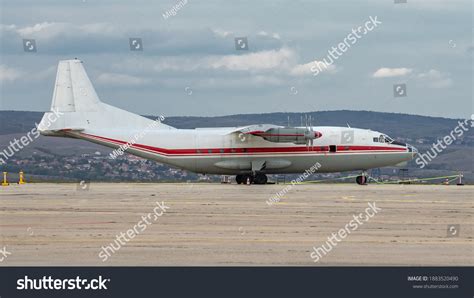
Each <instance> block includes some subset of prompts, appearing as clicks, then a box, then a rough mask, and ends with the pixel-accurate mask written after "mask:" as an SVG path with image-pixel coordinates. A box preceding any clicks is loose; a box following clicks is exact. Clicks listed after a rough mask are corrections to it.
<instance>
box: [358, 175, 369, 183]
mask: <svg viewBox="0 0 474 298" xmlns="http://www.w3.org/2000/svg"><path fill="white" fill-rule="evenodd" d="M356 182H357V184H359V185H366V184H367V177H365V176H357V178H356Z"/></svg>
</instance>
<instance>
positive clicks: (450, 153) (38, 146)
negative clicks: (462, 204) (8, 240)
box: [0, 110, 474, 181]
mask: <svg viewBox="0 0 474 298" xmlns="http://www.w3.org/2000/svg"><path fill="white" fill-rule="evenodd" d="M42 115H43V113H41V112H22V111H0V150H3V149H4V148H5V147H7V146H8V143H9V141H10V140H12V139H13V138H14V137H16V138H19V137H21V135H22V134H23V133H26V132H28V131H30V130H31V129H32V128H33V127H34V124H35V123H38V122H39V121H40V120H41V117H42ZM304 115H311V118H312V119H313V121H312V124H313V125H315V126H347V125H350V126H351V127H358V128H367V129H372V130H377V131H381V132H384V133H386V134H388V135H389V136H391V137H393V138H395V139H398V140H400V141H404V142H407V143H410V144H413V145H415V147H417V148H418V149H419V150H420V152H423V151H425V150H428V149H429V147H430V146H431V144H432V143H434V142H436V140H437V139H441V138H443V137H444V136H446V135H448V134H449V133H450V132H451V131H452V130H453V129H454V128H455V127H456V126H457V125H458V121H459V120H462V119H448V118H440V117H426V116H417V115H407V114H396V113H380V112H369V111H345V110H342V111H323V112H310V113H304V114H303V113H267V114H241V115H229V116H218V117H168V118H166V119H165V121H164V123H166V124H169V125H171V126H174V127H177V128H196V127H218V126H241V125H248V124H259V123H272V124H277V125H287V124H288V119H289V124H290V125H291V126H299V125H301V118H302V117H304ZM146 117H149V118H157V117H153V116H146ZM303 125H304V124H303ZM97 152H101V153H102V156H104V155H107V154H108V152H110V149H107V148H104V147H102V146H98V145H95V144H91V143H88V142H85V141H81V140H72V139H62V138H46V137H40V138H39V139H38V140H36V141H35V142H34V144H32V145H31V146H29V147H27V148H25V149H24V150H23V151H22V152H21V154H18V156H17V159H18V160H16V161H15V163H16V165H14V166H12V165H11V164H9V165H8V167H9V168H8V169H10V170H11V171H16V170H17V169H20V168H22V169H28V170H29V172H33V173H41V175H45V173H48V176H52V175H53V176H54V172H52V171H46V170H44V169H43V170H42V171H39V170H38V169H36V168H35V167H34V166H33V163H31V164H29V163H26V162H25V163H22V161H21V160H20V159H21V158H26V159H28V158H29V157H28V156H31V155H32V154H36V156H43V157H44V158H43V159H42V162H43V163H41V162H40V164H48V163H53V160H52V159H54V164H55V165H58V166H60V165H61V164H62V162H61V159H62V158H65V156H71V155H74V156H81V155H84V156H87V154H94V153H97ZM473 159H474V130H470V131H468V132H466V133H465V134H464V136H463V138H462V139H460V140H458V141H456V142H455V143H454V144H452V145H451V146H449V147H448V148H447V149H446V150H445V151H443V153H442V154H440V155H439V157H438V158H436V159H435V160H434V161H433V162H432V163H430V164H429V166H428V167H426V168H425V169H423V170H420V169H418V168H417V167H416V165H415V164H414V162H411V163H410V164H409V165H408V166H407V167H408V168H409V169H410V172H411V174H412V175H414V176H417V177H421V176H424V177H426V176H427V175H429V176H433V175H435V176H436V175H447V174H453V173H457V172H458V171H462V172H463V173H464V174H465V176H466V177H467V178H468V180H471V181H474V173H473V172H474V160H473ZM40 161H41V160H40ZM35 162H36V163H37V162H38V161H35ZM104 163H107V161H105V162H101V165H100V166H104V167H105V168H107V167H108V166H109V165H107V164H104ZM20 165H21V166H20ZM27 165H28V166H27ZM120 166H121V167H124V168H126V166H124V165H120ZM44 167H45V168H47V166H46V165H45V166H44ZM93 167H94V166H93ZM152 170H155V171H156V170H159V171H171V172H170V173H172V174H169V173H168V174H166V175H165V174H163V175H165V176H164V177H166V178H169V179H175V178H176V177H178V176H179V175H181V176H180V177H182V176H184V177H187V178H186V179H194V178H195V176H188V175H187V174H179V173H176V171H172V170H169V169H168V168H166V169H165V168H163V167H161V168H158V169H155V168H152V169H150V168H149V169H148V170H146V169H142V170H140V169H137V173H136V175H135V174H134V176H133V175H132V176H133V177H136V179H138V180H140V179H143V178H144V177H148V176H146V174H144V173H146V171H148V172H150V171H152ZM104 171H105V170H104ZM387 171H388V170H387ZM390 171H392V170H390ZM129 172H130V170H124V171H122V172H120V173H117V175H122V176H117V177H122V178H123V180H130V179H129V177H128V176H126V175H127V174H128V173H129ZM396 172H397V169H394V170H393V171H392V172H390V173H392V174H393V173H395V175H396ZM101 173H102V172H100V171H98V170H97V177H99V178H104V177H105V176H104V174H103V173H102V174H101ZM88 175H90V173H89V174H88V173H86V172H81V173H78V172H76V171H75V168H74V167H72V169H70V170H69V171H68V172H65V173H63V174H61V177H63V178H77V177H88ZM170 175H171V176H170ZM117 177H115V178H117ZM190 177H191V178H190ZM115 178H114V179H115ZM104 179H105V180H108V179H106V177H105V178H104ZM183 179H184V178H183Z"/></svg>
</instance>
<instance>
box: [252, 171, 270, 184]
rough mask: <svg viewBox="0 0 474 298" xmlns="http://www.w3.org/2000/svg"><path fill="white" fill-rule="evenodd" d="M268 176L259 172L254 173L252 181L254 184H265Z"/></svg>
mask: <svg viewBox="0 0 474 298" xmlns="http://www.w3.org/2000/svg"><path fill="white" fill-rule="evenodd" d="M267 181H268V178H267V175H265V174H262V173H259V174H257V175H255V179H254V183H255V184H267Z"/></svg>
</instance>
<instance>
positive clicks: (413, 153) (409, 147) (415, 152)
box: [407, 144, 418, 158]
mask: <svg viewBox="0 0 474 298" xmlns="http://www.w3.org/2000/svg"><path fill="white" fill-rule="evenodd" d="M407 148H408V152H412V155H413V158H414V157H415V156H416V155H417V154H418V149H416V148H415V147H413V146H412V145H410V144H407Z"/></svg>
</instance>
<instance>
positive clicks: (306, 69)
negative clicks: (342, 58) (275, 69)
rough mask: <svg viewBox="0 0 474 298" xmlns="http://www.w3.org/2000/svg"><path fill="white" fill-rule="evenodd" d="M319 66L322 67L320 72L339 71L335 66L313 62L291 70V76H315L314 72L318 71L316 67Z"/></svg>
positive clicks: (322, 62)
mask: <svg viewBox="0 0 474 298" xmlns="http://www.w3.org/2000/svg"><path fill="white" fill-rule="evenodd" d="M318 65H320V66H321V70H320V71H319V72H329V73H335V72H336V71H337V68H336V66H335V65H334V64H326V63H325V62H324V61H312V62H308V63H306V64H298V65H296V66H295V67H293V68H292V69H291V71H290V74H291V75H293V76H304V75H310V74H314V73H315V71H313V70H314V69H316V68H315V67H317V66H318ZM323 65H325V66H323ZM312 69H313V70H312ZM318 70H319V68H318Z"/></svg>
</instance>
